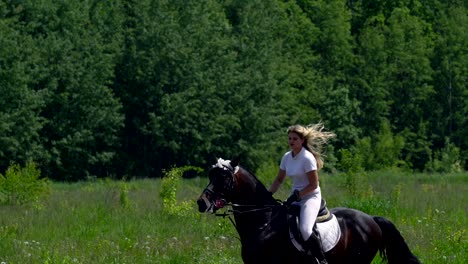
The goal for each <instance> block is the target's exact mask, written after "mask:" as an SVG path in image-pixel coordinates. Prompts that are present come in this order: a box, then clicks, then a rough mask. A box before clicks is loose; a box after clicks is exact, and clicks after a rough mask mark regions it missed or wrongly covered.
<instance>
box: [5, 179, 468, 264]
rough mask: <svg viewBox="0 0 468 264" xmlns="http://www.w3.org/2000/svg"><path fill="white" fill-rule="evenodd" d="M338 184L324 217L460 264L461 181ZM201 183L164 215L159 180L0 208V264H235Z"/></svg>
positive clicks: (93, 187) (70, 188)
mask: <svg viewBox="0 0 468 264" xmlns="http://www.w3.org/2000/svg"><path fill="white" fill-rule="evenodd" d="M346 177H347V176H346V175H322V174H321V185H322V189H323V191H322V192H323V195H324V198H326V200H327V202H328V206H329V207H330V208H331V207H336V206H347V207H353V208H356V209H361V210H364V211H366V212H367V213H370V214H374V215H381V216H384V217H387V218H389V219H390V220H391V221H393V222H394V223H395V225H396V226H397V227H398V229H399V230H400V231H401V233H402V234H403V236H404V237H405V239H406V241H407V243H408V244H409V246H410V248H411V249H412V251H413V252H414V253H415V254H416V255H417V256H418V257H419V258H420V260H421V261H422V262H423V263H465V262H466V259H468V253H467V252H468V240H467V234H468V233H467V228H468V223H467V219H468V217H467V209H468V208H467V204H468V197H467V195H466V193H468V192H467V191H468V190H467V189H468V175H467V174H462V173H460V174H443V175H442V174H431V175H427V174H408V173H401V172H375V173H366V174H362V175H359V176H353V177H355V180H356V185H355V186H349V184H348V185H347V182H346ZM264 181H265V183H266V185H267V186H269V184H270V182H271V180H270V179H266V180H265V179H264ZM206 184H207V179H205V178H195V179H191V180H183V181H182V182H181V183H180V187H179V188H178V190H177V200H178V202H182V201H190V202H193V203H191V204H193V208H192V210H190V211H189V212H187V213H186V214H183V215H173V214H172V215H171V214H168V213H167V212H166V211H165V210H164V208H163V206H162V201H161V198H160V196H159V193H160V192H161V181H160V180H136V181H129V182H125V183H122V182H113V181H96V182H81V183H74V184H64V183H54V184H53V185H52V193H51V195H50V196H49V198H48V199H47V200H46V201H44V203H43V206H42V207H37V206H36V207H32V206H31V207H28V206H18V205H15V206H0V263H7V264H11V263H18V264H22V263H242V260H241V257H240V242H239V240H238V238H237V233H236V231H235V229H234V227H233V226H232V224H231V223H230V222H229V220H228V219H225V218H218V217H215V216H212V215H206V214H199V213H198V212H197V209H196V204H195V200H196V198H197V197H198V196H199V195H200V193H201V191H202V190H203V188H204V187H205V185H206ZM288 184H289V183H288V182H286V184H285V186H283V187H282V189H281V191H280V192H279V193H278V194H277V195H275V196H276V197H277V198H280V199H285V198H286V195H287V193H288V188H289V187H288ZM123 185H125V188H122V186H123ZM351 194H353V195H351ZM122 195H125V196H122ZM374 262H375V263H380V260H379V258H376V261H374Z"/></svg>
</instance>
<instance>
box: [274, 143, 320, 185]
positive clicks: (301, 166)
mask: <svg viewBox="0 0 468 264" xmlns="http://www.w3.org/2000/svg"><path fill="white" fill-rule="evenodd" d="M280 169H282V170H284V171H286V175H288V176H289V177H290V178H291V179H292V183H293V184H292V190H302V189H304V188H305V187H306V186H307V185H309V179H308V178H307V174H306V173H307V172H309V171H314V170H317V160H316V159H315V157H314V155H313V154H312V153H311V152H309V151H308V150H306V149H305V148H302V149H301V151H300V152H299V154H297V155H296V156H295V157H293V156H292V151H288V152H286V153H285V154H284V155H283V158H282V159H281V164H280Z"/></svg>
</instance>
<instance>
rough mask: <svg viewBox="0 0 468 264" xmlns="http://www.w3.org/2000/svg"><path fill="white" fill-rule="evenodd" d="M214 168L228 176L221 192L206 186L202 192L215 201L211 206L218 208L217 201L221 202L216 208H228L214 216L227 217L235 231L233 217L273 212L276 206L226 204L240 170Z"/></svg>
mask: <svg viewBox="0 0 468 264" xmlns="http://www.w3.org/2000/svg"><path fill="white" fill-rule="evenodd" d="M215 168H219V169H222V170H223V171H224V172H228V173H229V176H226V177H225V178H227V180H224V185H223V187H222V190H223V191H222V192H218V193H216V192H214V191H213V190H212V189H211V188H209V187H208V186H207V187H206V188H205V190H204V192H205V193H207V194H208V195H209V196H210V197H213V198H214V199H212V200H214V201H215V204H214V205H213V204H212V206H215V207H218V205H217V203H218V199H220V200H222V201H223V204H222V206H220V207H218V208H224V207H230V208H229V209H226V211H224V212H222V213H215V216H220V217H223V218H224V217H228V218H229V220H230V221H231V223H232V224H233V225H234V227H235V228H236V229H238V227H237V225H236V223H235V222H234V220H233V219H232V216H233V215H243V214H251V213H257V212H261V211H271V210H273V208H274V207H276V206H278V204H265V205H258V204H238V203H231V202H227V201H226V199H228V197H232V194H233V193H234V187H235V182H236V181H235V179H236V174H238V173H239V171H240V168H239V167H234V168H233V167H232V166H225V165H224V164H223V166H216V167H215ZM236 208H252V209H248V210H239V209H236ZM275 218H276V217H275ZM273 219H274V218H272V219H270V220H269V221H268V222H267V223H265V225H263V226H261V227H260V228H259V230H262V229H264V228H266V227H267V226H268V225H269V224H270V223H271V221H273Z"/></svg>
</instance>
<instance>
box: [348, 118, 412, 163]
mask: <svg viewBox="0 0 468 264" xmlns="http://www.w3.org/2000/svg"><path fill="white" fill-rule="evenodd" d="M404 145H405V140H404V138H403V137H402V136H399V135H393V133H392V131H391V129H390V125H389V124H388V122H384V123H383V124H382V126H381V128H380V130H379V132H378V133H377V134H375V135H374V136H373V137H364V138H362V139H360V140H358V141H357V142H356V144H355V148H354V149H355V151H356V152H357V153H358V154H359V155H360V156H361V157H362V166H363V168H364V169H365V170H382V169H388V168H396V167H401V166H404V163H403V162H402V158H401V157H402V150H403V147H404Z"/></svg>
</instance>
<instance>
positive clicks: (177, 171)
mask: <svg viewBox="0 0 468 264" xmlns="http://www.w3.org/2000/svg"><path fill="white" fill-rule="evenodd" d="M190 170H195V171H196V172H200V171H202V169H201V168H197V167H193V166H185V167H180V168H177V167H174V168H172V169H170V170H169V171H164V178H163V180H162V183H161V192H160V194H159V196H160V197H161V198H162V202H163V209H164V211H165V212H167V213H168V214H171V215H180V216H184V215H188V214H189V212H190V211H191V209H192V205H193V202H192V201H183V202H177V188H178V187H179V184H180V179H181V178H182V175H183V174H184V172H185V171H190Z"/></svg>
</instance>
